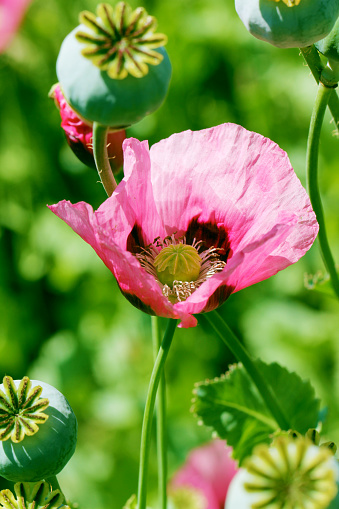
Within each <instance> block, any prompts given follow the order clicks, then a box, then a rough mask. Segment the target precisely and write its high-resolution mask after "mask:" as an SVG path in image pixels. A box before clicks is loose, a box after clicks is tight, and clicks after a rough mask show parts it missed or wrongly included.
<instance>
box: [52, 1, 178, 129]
mask: <svg viewBox="0 0 339 509" xmlns="http://www.w3.org/2000/svg"><path fill="white" fill-rule="evenodd" d="M80 22H81V23H82V24H81V25H80V26H78V27H77V28H76V29H74V30H73V31H72V32H71V33H70V34H69V35H68V36H67V37H66V38H65V40H64V41H63V43H62V46H61V49H60V53H59V56H58V60H57V75H58V79H59V82H60V86H61V89H62V92H63V94H64V96H65V98H66V100H67V101H68V103H69V104H70V105H71V107H72V108H73V109H74V110H75V111H76V113H77V114H78V115H80V117H83V118H84V119H85V120H87V121H90V122H98V123H100V124H102V125H104V126H109V127H111V128H115V129H117V128H123V127H126V126H129V125H131V124H133V123H135V122H138V121H139V120H141V119H142V118H143V117H144V116H145V115H147V114H149V113H151V112H153V111H154V110H156V109H157V108H159V106H160V105H161V104H162V102H163V101H164V99H165V96H166V93H167V90H168V86H169V82H170V78H171V64H170V61H169V58H168V56H167V53H166V51H165V49H164V48H163V47H162V46H163V45H164V44H165V43H166V40H167V38H166V36H164V35H163V34H156V33H154V31H155V28H156V20H155V18H154V17H152V16H148V14H147V13H146V11H145V10H144V9H143V8H138V9H136V10H135V11H132V9H131V8H130V7H129V6H128V5H127V4H125V3H124V2H120V3H118V4H117V5H116V7H115V9H113V8H112V7H111V6H110V5H108V4H100V5H99V6H98V8H97V16H95V15H94V14H92V13H89V12H87V11H85V12H83V13H82V14H81V15H80ZM155 48H156V51H155Z"/></svg>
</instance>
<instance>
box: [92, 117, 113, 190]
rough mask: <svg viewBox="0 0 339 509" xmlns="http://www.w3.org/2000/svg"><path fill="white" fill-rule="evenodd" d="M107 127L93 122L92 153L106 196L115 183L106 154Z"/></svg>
mask: <svg viewBox="0 0 339 509" xmlns="http://www.w3.org/2000/svg"><path fill="white" fill-rule="evenodd" d="M108 130H109V128H108V127H107V126H104V125H101V124H98V122H94V123H93V155H94V161H95V165H96V167H97V171H98V174H99V177H100V180H101V183H102V185H103V186H104V189H105V191H106V193H107V195H108V196H111V194H112V193H113V191H114V190H115V188H116V187H117V183H116V181H115V178H114V175H113V173H112V169H111V165H110V163H109V159H108V154H107V134H108Z"/></svg>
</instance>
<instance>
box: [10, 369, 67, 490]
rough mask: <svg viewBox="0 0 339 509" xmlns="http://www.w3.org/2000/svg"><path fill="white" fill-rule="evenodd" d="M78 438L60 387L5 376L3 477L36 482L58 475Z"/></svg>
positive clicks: (14, 480)
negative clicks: (59, 389) (58, 388)
mask: <svg viewBox="0 0 339 509" xmlns="http://www.w3.org/2000/svg"><path fill="white" fill-rule="evenodd" d="M36 384H38V385H36ZM41 395H42V396H43V397H42V398H41V397H40V396H41ZM76 440H77V421H76V417H75V415H74V413H73V410H72V409H71V407H70V405H69V403H68V401H67V400H66V398H65V397H64V396H63V395H62V394H61V393H60V392H59V391H58V390H57V389H55V388H54V387H52V386H51V385H48V384H46V383H43V382H38V381H36V380H32V381H31V380H30V379H29V378H28V377H24V378H23V379H22V380H21V381H20V380H14V381H13V379H12V378H11V377H10V376H5V377H4V379H3V384H1V385H0V475H1V476H2V477H4V478H5V479H8V480H9V481H13V482H18V481H19V482H34V481H40V480H41V479H48V478H50V477H53V476H55V475H56V474H58V473H59V472H60V471H61V470H62V469H63V468H64V466H65V465H66V463H67V462H68V461H69V459H70V458H71V457H72V455H73V453H74V450H75V446H76Z"/></svg>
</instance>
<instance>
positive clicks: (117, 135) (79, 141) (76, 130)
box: [49, 83, 126, 173]
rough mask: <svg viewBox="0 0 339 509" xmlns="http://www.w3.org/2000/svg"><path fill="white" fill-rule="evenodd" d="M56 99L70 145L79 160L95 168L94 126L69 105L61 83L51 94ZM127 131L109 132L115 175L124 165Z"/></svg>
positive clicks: (54, 87) (108, 144) (108, 153)
mask: <svg viewBox="0 0 339 509" xmlns="http://www.w3.org/2000/svg"><path fill="white" fill-rule="evenodd" d="M49 97H51V98H52V99H54V102H55V105H56V106H57V108H58V110H59V112H60V116H61V127H62V128H63V130H64V131H65V135H66V139H67V143H68V145H69V146H70V147H71V149H72V150H73V152H74V154H75V155H76V156H77V158H78V159H79V160H80V161H81V162H82V163H84V164H86V165H87V166H90V167H91V168H95V162H94V157H93V126H92V124H90V123H87V122H85V121H84V120H82V119H81V118H80V117H79V116H78V115H77V114H76V113H75V111H74V110H72V108H71V107H70V105H69V104H68V103H67V101H66V99H65V97H64V95H63V93H62V91H61V88H60V85H59V83H57V84H56V85H54V86H53V87H52V89H51V91H50V93H49ZM125 138H126V131H125V130H122V131H117V132H109V133H108V135H107V155H108V158H109V161H110V165H111V168H112V171H113V173H118V172H119V170H120V168H121V166H122V164H123V152H122V142H123V141H124V139H125Z"/></svg>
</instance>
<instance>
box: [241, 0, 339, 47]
mask: <svg viewBox="0 0 339 509" xmlns="http://www.w3.org/2000/svg"><path fill="white" fill-rule="evenodd" d="M235 8H236V11H237V13H238V15H239V17H240V19H241V21H242V22H243V23H244V25H245V27H246V28H247V30H248V31H249V32H250V33H251V34H252V35H254V37H257V39H261V40H263V41H266V42H269V43H270V44H273V45H274V46H278V47H279V48H298V47H300V48H304V47H306V46H310V45H311V44H313V43H315V42H316V41H319V40H320V39H323V38H324V37H326V35H327V34H328V33H329V32H330V31H331V29H332V28H333V25H334V23H335V21H336V19H337V18H338V16H339V0H235Z"/></svg>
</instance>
